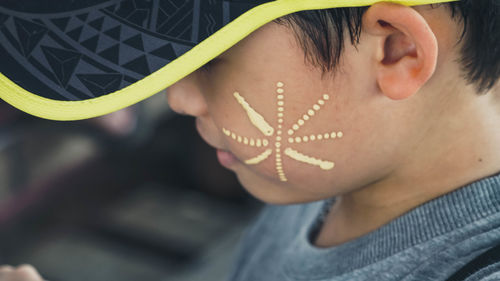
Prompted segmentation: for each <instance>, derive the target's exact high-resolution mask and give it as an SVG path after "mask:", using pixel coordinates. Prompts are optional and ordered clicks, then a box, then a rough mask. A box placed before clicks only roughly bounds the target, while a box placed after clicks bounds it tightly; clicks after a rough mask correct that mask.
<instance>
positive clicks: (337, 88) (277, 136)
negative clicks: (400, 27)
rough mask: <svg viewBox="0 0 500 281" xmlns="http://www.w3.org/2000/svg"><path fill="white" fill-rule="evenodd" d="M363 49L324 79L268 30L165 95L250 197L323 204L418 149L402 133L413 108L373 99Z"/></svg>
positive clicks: (276, 29) (288, 41)
mask: <svg viewBox="0 0 500 281" xmlns="http://www.w3.org/2000/svg"><path fill="white" fill-rule="evenodd" d="M364 48H366V47H365V46H363V42H361V44H360V45H359V46H358V50H356V49H355V48H354V47H352V46H351V45H350V44H347V45H346V49H345V53H344V56H343V58H344V59H343V61H342V65H341V67H340V71H338V72H337V73H335V75H333V74H326V75H324V76H322V73H321V71H320V70H319V69H317V68H314V67H312V66H310V65H309V64H308V63H307V62H306V61H305V59H304V52H303V50H302V49H301V48H300V47H299V46H298V45H297V43H296V40H295V37H294V34H293V32H292V31H291V30H290V29H289V28H287V27H284V26H280V25H277V24H274V23H271V24H268V25H266V26H264V27H262V28H260V29H259V30H257V31H256V32H254V33H253V34H252V35H250V36H249V37H247V38H246V39H244V40H243V41H241V42H240V43H239V44H237V45H236V46H234V47H233V48H231V49H230V50H228V51H226V52H225V53H224V54H222V55H221V56H220V57H219V58H218V59H217V60H216V61H215V62H214V63H213V65H212V66H211V67H210V68H209V69H208V70H198V71H197V72H195V73H193V74H191V75H190V76H188V77H186V78H184V79H183V80H181V81H179V82H178V83H176V84H175V85H173V86H171V87H170V88H169V89H167V94H168V100H169V103H170V105H171V107H172V109H173V110H175V111H177V112H183V113H185V114H190V115H193V116H195V117H196V124H197V129H198V131H199V133H200V135H201V136H202V138H203V139H204V140H205V141H206V142H208V143H209V144H210V145H212V146H213V147H215V148H217V149H219V150H222V151H226V152H221V151H219V152H218V155H219V159H220V161H221V162H222V164H223V165H225V166H226V167H227V168H229V169H230V170H232V171H234V172H235V173H236V175H237V177H238V179H239V180H240V182H241V183H242V185H243V186H244V187H245V188H246V189H247V190H248V191H249V192H250V193H251V194H252V195H254V196H255V197H257V198H259V199H261V200H262V201H266V202H269V203H275V204H288V203H301V202H309V201H315V200H320V199H324V198H327V197H331V196H334V195H338V194H342V193H345V192H349V191H353V190H356V189H359V188H362V187H363V186H365V185H368V184H371V183H373V182H376V181H379V180H381V179H383V178H384V177H386V176H387V175H389V174H390V173H391V172H392V171H393V170H394V168H395V167H397V165H398V162H397V161H400V160H402V157H401V156H402V155H400V153H401V151H404V150H407V149H408V148H409V147H411V146H412V145H416V143H417V139H418V136H415V134H411V133H410V131H409V130H408V129H407V128H409V127H411V126H412V124H414V123H416V122H417V123H418V122H420V121H419V118H418V117H416V116H418V111H419V110H418V109H415V104H417V105H418V104H420V103H419V102H415V101H414V102H413V103H408V104H407V103H406V102H404V101H400V102H399V103H396V102H394V101H392V100H390V99H388V98H386V97H385V96H383V95H377V94H376V92H377V87H376V81H375V78H373V77H372V76H373V75H371V72H372V69H371V68H372V64H371V62H370V58H371V57H370V56H371V55H370V54H371V52H370V51H369V50H366V49H364ZM423 106H424V105H421V107H423ZM409 107H412V108H413V109H415V110H410V109H409ZM419 107H420V106H419ZM412 112H413V113H412ZM403 144H404V145H403ZM403 146H404V147H403Z"/></svg>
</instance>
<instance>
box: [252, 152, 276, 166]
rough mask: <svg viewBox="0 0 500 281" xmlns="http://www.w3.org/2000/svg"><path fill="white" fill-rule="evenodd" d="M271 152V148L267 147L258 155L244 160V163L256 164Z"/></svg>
mask: <svg viewBox="0 0 500 281" xmlns="http://www.w3.org/2000/svg"><path fill="white" fill-rule="evenodd" d="M272 153H273V150H272V149H267V150H266V151H264V152H263V153H261V154H260V155H258V156H256V157H254V158H251V159H248V160H245V164H248V165H257V164H259V163H260V162H262V161H264V160H266V159H267V158H268V157H269V156H270V155H271V154H272Z"/></svg>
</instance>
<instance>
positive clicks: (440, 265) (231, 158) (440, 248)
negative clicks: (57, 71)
mask: <svg viewBox="0 0 500 281" xmlns="http://www.w3.org/2000/svg"><path fill="white" fill-rule="evenodd" d="M499 4H500V3H499V2H498V1H496V2H495V1H489V2H488V1H475V2H474V3H472V2H471V3H470V6H471V7H469V8H470V9H477V10H479V11H480V10H482V9H485V7H488V6H491V7H489V8H494V9H496V10H495V12H494V13H496V14H495V15H494V17H495V18H488V20H495V21H496V23H495V25H494V27H495V28H494V29H489V30H490V32H491V33H495V34H491V33H490V32H488V33H487V34H484V33H483V34H482V35H479V34H476V35H472V34H471V33H473V32H483V31H480V30H478V29H476V28H477V27H476V28H470V27H469V29H468V32H469V33H466V35H465V39H463V40H462V41H460V38H461V36H462V32H463V26H461V23H462V22H463V21H462V20H459V19H457V18H458V17H459V15H455V18H453V17H452V10H451V8H450V6H449V5H440V6H434V7H431V6H419V7H405V6H401V5H397V4H388V3H377V4H374V5H373V6H371V7H369V8H367V9H366V10H363V11H362V12H360V11H359V10H358V11H356V10H355V9H351V11H350V12H351V13H356V12H358V13H362V21H361V23H360V24H361V27H360V34H359V42H356V44H349V41H350V38H349V34H348V33H349V32H348V31H346V34H347V35H346V36H345V39H344V41H345V42H347V43H346V44H345V45H343V46H342V47H343V48H344V49H343V52H342V55H341V57H340V59H339V61H338V65H336V67H335V71H331V72H324V69H322V68H321V67H318V66H317V65H318V64H321V62H320V60H321V59H323V58H322V57H321V53H319V52H318V51H317V49H315V47H316V45H314V44H315V43H317V41H316V42H311V41H312V40H311V41H309V42H308V41H307V40H308V39H311V38H312V39H316V38H319V37H321V38H324V37H325V35H324V34H323V33H320V31H317V30H314V28H315V27H314V26H313V25H314V24H317V21H318V20H316V19H313V17H314V16H315V14H314V13H312V12H311V13H309V14H303V15H302V17H292V18H288V19H286V20H281V21H280V22H278V23H272V24H268V25H266V26H265V27H263V28H261V29H259V30H258V31H256V32H255V33H253V34H252V35H250V36H249V37H247V38H246V39H245V40H243V41H242V42H240V43H239V44H238V45H236V46H234V47H233V48H231V49H230V50H228V51H226V52H225V53H224V54H222V55H221V56H220V57H218V58H217V59H216V60H214V61H212V63H211V64H210V65H209V66H208V68H207V69H205V70H203V71H198V72H196V73H193V74H192V75H190V76H188V77H186V78H184V79H183V80H182V81H180V82H178V83H176V84H175V85H173V86H171V87H170V88H168V89H167V93H168V94H167V95H168V101H169V104H170V105H171V107H172V108H173V109H174V110H175V111H177V112H179V113H182V114H188V115H192V116H194V117H196V125H197V129H198V131H199V133H200V135H201V136H202V137H203V138H204V139H205V140H206V142H208V143H209V144H210V145H212V146H213V147H214V148H216V149H217V156H218V158H219V161H220V162H221V164H222V165H224V166H226V167H227V168H229V169H231V170H233V171H234V172H235V173H236V175H237V176H238V178H239V180H240V182H241V183H242V184H243V186H244V187H245V188H246V189H247V190H248V192H250V193H251V194H252V195H253V196H255V197H256V198H258V199H260V200H262V201H265V202H267V203H270V205H269V206H268V207H267V208H266V209H265V210H264V211H263V213H262V214H261V215H260V217H259V218H258V219H257V221H255V223H254V224H253V226H252V227H251V228H249V229H248V232H247V233H246V235H245V237H244V239H243V243H242V245H241V248H240V251H239V256H238V260H237V262H236V268H235V270H234V272H233V273H232V275H231V277H230V279H229V280H445V279H446V277H447V276H450V275H451V274H452V273H453V272H455V271H456V270H458V269H459V268H460V267H461V266H463V265H464V264H465V263H466V262H467V261H469V260H471V259H472V258H473V257H475V256H477V255H479V254H480V253H481V252H483V251H485V250H486V249H488V248H490V247H492V246H493V245H495V244H498V243H499V242H500V228H499V226H500V225H499V222H500V213H499V210H500V201H499V199H500V192H499V191H500V175H499V174H498V173H499V172H500V126H499V124H500V96H499V95H500V93H499V92H498V91H497V92H495V90H494V89H493V88H492V86H493V84H494V82H495V81H496V80H498V79H497V78H498V74H499V58H500V56H499V55H500V54H499V52H498V47H495V48H496V53H494V54H493V53H489V52H490V51H492V50H491V49H490V48H491V47H492V46H491V45H490V47H487V45H488V44H498V43H499V42H500V41H498V38H499V31H498V29H497V28H498V27H499V25H498V24H499V23H498V12H499V11H500V10H499ZM482 5H484V7H482ZM478 6H479V7H478ZM455 12H458V11H455ZM322 15H323V16H325V17H327V16H328V15H325V14H322ZM336 15H337V16H338V14H336ZM475 16H479V15H475ZM475 16H474V17H475ZM483 16H485V14H483ZM308 17H309V18H308ZM338 18H340V16H338ZM338 18H337V19H338ZM353 18H354V19H353ZM355 18H356V15H352V18H350V19H353V20H355ZM337 19H336V18H334V17H332V18H328V19H325V20H324V21H325V22H327V24H326V27H327V28H330V29H334V28H335V27H336V24H338V23H337V22H335V21H336V20H337ZM301 20H302V22H301ZM315 20H316V21H315ZM468 20H469V23H472V22H476V21H478V20H479V19H477V18H469V19H468ZM300 24H302V25H303V26H299V25H300ZM304 26H305V28H304V29H301V28H302V27H304ZM318 29H319V28H318ZM345 29H347V28H345ZM336 31H338V29H337V30H331V32H336ZM351 32H352V31H351ZM310 33H312V34H313V35H312V36H310V37H307V35H309V34H310ZM483 36H484V37H483ZM297 38H298V40H296V39H297ZM475 38H482V40H483V41H481V42H470V41H469V42H468V41H467V40H476V39H475ZM318 40H321V39H318ZM322 40H323V41H321V42H320V43H323V45H320V46H319V47H320V48H325V49H332V48H333V47H335V45H336V43H337V42H336V41H335V40H333V41H328V40H325V39H322ZM488 40H492V42H488V43H487V42H486V41H488ZM493 40H496V41H493ZM355 41H356V40H355ZM471 44H475V45H477V46H473V47H477V48H479V49H480V50H478V51H480V52H486V53H487V56H488V57H489V59H490V60H494V61H482V63H484V64H485V65H484V67H489V69H490V70H494V72H489V73H484V72H483V73H482V74H479V73H481V71H480V70H477V72H475V73H476V74H477V75H476V76H471V75H470V74H467V70H468V69H467V68H466V66H467V63H470V64H476V63H477V64H480V62H478V61H473V60H472V59H470V61H469V60H467V59H463V54H464V53H467V52H471V50H469V49H467V48H465V49H464V47H463V46H464V45H465V46H470V45H471ZM480 44H481V45H480ZM482 44H484V45H482ZM496 46H498V45H496ZM469 48H470V47H469ZM304 49H305V51H306V54H307V55H309V57H308V59H309V60H307V61H305V62H304ZM333 49H334V48H333ZM481 49H482V51H481ZM339 53H340V52H337V54H339ZM485 55H486V54H485ZM330 60H331V61H335V59H331V58H330ZM464 63H465V64H466V65H465V66H464ZM490 75H494V76H491V77H489V76H490ZM473 77H475V78H477V80H475V79H473ZM488 77H489V78H488ZM474 80H475V81H474ZM255 113H257V114H259V115H260V116H262V117H263V119H264V120H263V121H262V123H259V122H257V121H258V120H257V121H256V122H252V121H253V120H252V118H254V119H255V118H256V117H258V116H259V115H255ZM266 123H268V124H273V125H270V126H269V128H272V129H273V130H274V134H273V135H272V137H267V136H266V131H265V129H266V128H268V127H267V126H264V125H266ZM274 124H277V125H274ZM280 125H282V126H280ZM240 137H241V138H242V139H239V138H240ZM245 138H246V139H251V138H254V139H255V141H257V140H258V139H259V138H263V139H266V138H268V139H269V142H270V145H269V149H270V150H267V147H262V148H259V147H257V146H251V145H248V144H247V145H246V144H245ZM266 151H271V152H268V153H266ZM261 153H262V154H261ZM268 154H269V155H268ZM259 155H260V156H262V157H260V158H259V159H256V158H254V157H255V156H259ZM264 158H265V159H264ZM262 159H264V160H262ZM259 160H260V161H259ZM256 162H258V163H257V164H256ZM328 164H330V166H328ZM322 165H323V166H322ZM495 174H496V175H495ZM326 198H335V199H334V200H333V201H332V203H333V204H332V206H331V207H329V204H328V203H329V202H330V200H327V201H326V203H323V202H319V203H318V202H314V201H318V200H324V199H326ZM309 202H313V203H309ZM304 203H306V204H304ZM282 205H288V206H282ZM321 210H323V211H326V212H328V213H327V215H326V217H325V218H324V220H323V222H322V221H321V220H322V219H321V218H320V217H318V216H320V214H319V213H320V211H321ZM498 272H500V268H499V267H496V268H490V269H489V271H488V272H487V273H483V275H477V276H474V277H471V278H470V280H480V279H481V280H500V275H499V273H498ZM488 278H489V279H488Z"/></svg>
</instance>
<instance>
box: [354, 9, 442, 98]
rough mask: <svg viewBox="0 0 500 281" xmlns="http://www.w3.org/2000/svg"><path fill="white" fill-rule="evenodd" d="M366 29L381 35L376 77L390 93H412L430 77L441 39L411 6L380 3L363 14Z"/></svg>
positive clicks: (392, 95)
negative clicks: (437, 37)
mask: <svg viewBox="0 0 500 281" xmlns="http://www.w3.org/2000/svg"><path fill="white" fill-rule="evenodd" d="M363 31H364V32H367V33H369V34H371V35H372V36H375V37H377V38H378V39H379V40H374V41H373V42H376V43H375V45H376V46H374V48H375V49H374V52H375V55H374V56H375V59H376V63H377V66H376V80H377V83H378V86H379V88H380V91H381V92H382V93H383V94H384V95H385V96H387V97H389V98H391V99H394V100H400V99H406V98H409V97H411V96H412V95H413V94H415V93H416V92H418V90H419V89H420V88H421V87H422V86H423V85H424V84H425V83H426V82H427V81H428V80H429V78H430V77H431V76H432V74H433V73H434V70H435V68H436V63H437V54H438V43H437V40H436V37H435V36H434V33H433V32H432V30H431V28H430V27H429V25H428V24H427V21H426V20H425V19H424V18H423V17H422V15H420V14H419V13H418V12H417V11H415V10H414V9H412V8H411V7H406V6H403V5H398V4H392V3H377V4H374V5H373V6H371V7H370V8H369V9H368V10H367V11H366V13H365V15H364V16H363Z"/></svg>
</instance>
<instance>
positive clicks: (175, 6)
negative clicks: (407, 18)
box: [0, 0, 450, 120]
mask: <svg viewBox="0 0 500 281" xmlns="http://www.w3.org/2000/svg"><path fill="white" fill-rule="evenodd" d="M376 2H380V1H376V0H276V1H264V0H246V1H245V0H106V1H104V0H80V1H51V0H22V1H19V0H3V1H1V2H0V98H1V99H3V100H5V101H6V102H8V103H10V104H11V105H13V106H14V107H17V108H18V109H20V110H22V111H25V112H27V113H29V114H32V115H35V116H38V117H42V118H46V119H53V120H79V119H86V118H92V117H97V116H101V115H104V114H107V113H111V112H114V111H116V110H119V109H122V108H124V107H127V106H130V105H132V104H135V103H137V102H139V101H141V100H144V99H146V98H148V97H150V96H152V95H154V94H156V93H158V92H160V91H162V90H164V89H165V88H167V87H169V86H170V85H172V84H174V83H175V82H177V81H179V80H180V79H182V78H184V77H185V76H187V75H189V74H190V73H192V72H194V71H196V70H197V69H198V68H200V67H201V66H203V65H204V64H206V63H207V62H209V61H210V60H212V59H213V58H215V57H217V56H218V55H220V54H221V53H223V52H224V51H225V50H227V49H229V48H231V46H233V45H235V44H236V43H238V42H239V41H240V40H242V39H244V38H245V37H246V36H248V35H249V34H250V33H252V32H253V31H255V30H256V29H258V28H259V27H261V26H263V25H265V24H266V23H269V22H271V21H273V20H274V19H277V18H279V17H282V16H285V15H287V14H291V13H294V12H298V11H304V10H316V9H329V8H338V7H355V6H368V5H372V4H374V3H376ZM385 2H395V3H399V4H403V5H422V4H432V3H440V2H450V0H398V1H385Z"/></svg>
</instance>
